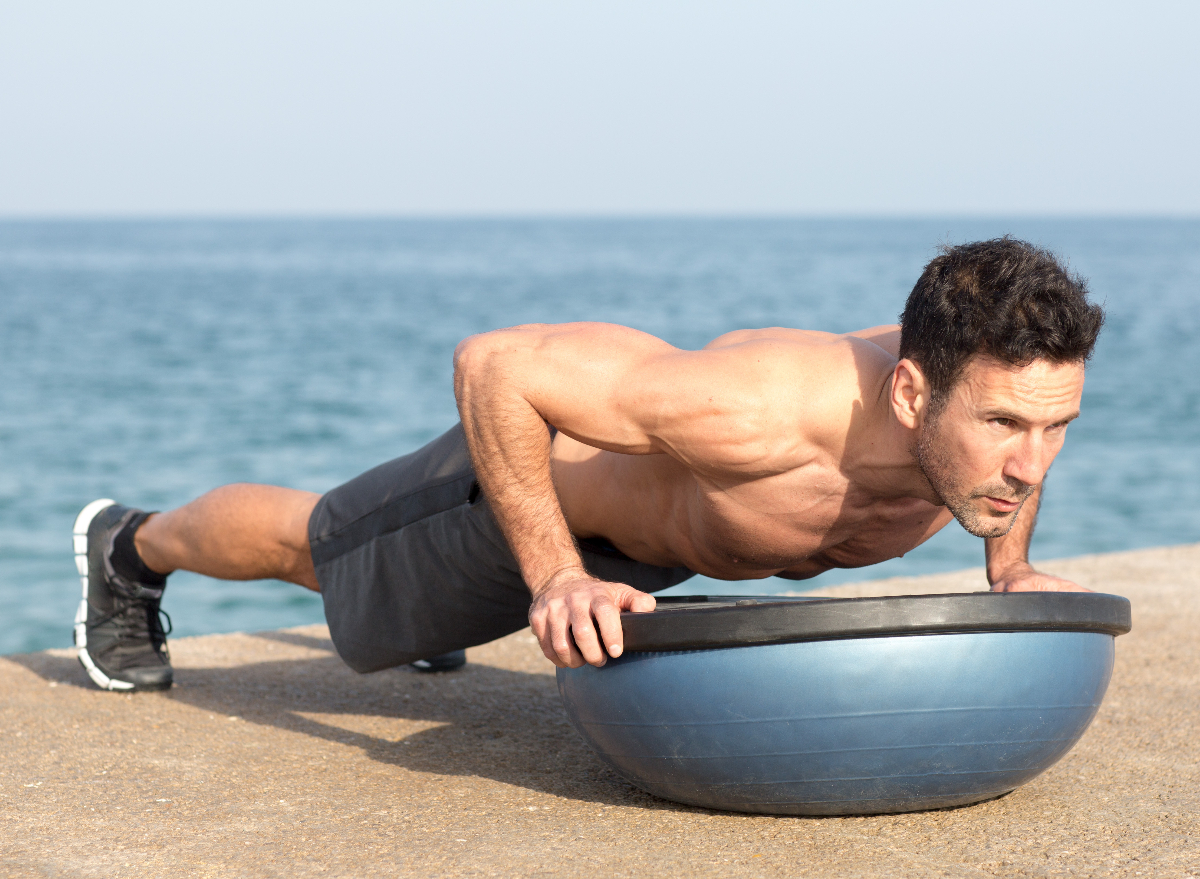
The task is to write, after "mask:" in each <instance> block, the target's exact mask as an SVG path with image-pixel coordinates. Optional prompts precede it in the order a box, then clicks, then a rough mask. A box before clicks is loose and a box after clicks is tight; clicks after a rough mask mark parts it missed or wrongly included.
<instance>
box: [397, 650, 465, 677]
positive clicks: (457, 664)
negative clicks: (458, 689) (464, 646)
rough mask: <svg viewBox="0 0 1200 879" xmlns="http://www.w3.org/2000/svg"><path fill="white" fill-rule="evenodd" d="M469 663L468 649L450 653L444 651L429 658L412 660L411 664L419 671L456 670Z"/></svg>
mask: <svg viewBox="0 0 1200 879" xmlns="http://www.w3.org/2000/svg"><path fill="white" fill-rule="evenodd" d="M466 664H467V651H465V650H452V651H450V652H449V653H443V654H442V655H441V656H432V657H430V658H429V659H418V660H417V661H416V662H410V663H409V665H410V666H411V667H413V668H415V669H416V670H417V671H426V672H429V671H454V670H455V669H460V668H462V667H463V666H464V665H466Z"/></svg>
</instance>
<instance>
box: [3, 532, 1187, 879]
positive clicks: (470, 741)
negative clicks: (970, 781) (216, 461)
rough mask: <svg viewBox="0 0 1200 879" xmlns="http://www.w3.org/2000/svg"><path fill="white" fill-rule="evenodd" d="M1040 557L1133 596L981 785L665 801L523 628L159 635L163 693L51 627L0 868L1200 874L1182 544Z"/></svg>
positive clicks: (9, 736)
mask: <svg viewBox="0 0 1200 879" xmlns="http://www.w3.org/2000/svg"><path fill="white" fill-rule="evenodd" d="M1043 567H1045V568H1046V569H1048V570H1051V571H1054V572H1055V573H1060V574H1062V575H1064V576H1069V577H1072V578H1074V579H1076V580H1078V581H1080V582H1082V583H1084V584H1085V585H1088V586H1091V587H1092V588H1095V589H1099V590H1102V591H1106V592H1116V593H1119V594H1122V595H1126V596H1128V597H1129V598H1130V599H1131V601H1132V602H1133V612H1134V630H1133V632H1132V633H1131V634H1129V635H1126V636H1124V637H1122V638H1120V639H1118V642H1117V668H1116V671H1115V673H1114V677H1113V682H1112V686H1111V688H1110V690H1109V693H1108V696H1107V698H1106V700H1105V703H1104V705H1103V707H1102V708H1101V711H1100V714H1099V716H1098V717H1097V719H1096V721H1095V723H1094V724H1093V726H1092V728H1091V729H1090V730H1089V731H1088V733H1087V734H1086V735H1085V736H1084V738H1083V740H1082V741H1081V742H1080V743H1079V745H1078V746H1077V747H1076V748H1075V749H1074V750H1073V751H1072V752H1071V753H1070V754H1069V755H1068V756H1067V757H1066V758H1065V759H1064V760H1063V761H1062V762H1061V763H1059V764H1058V765H1057V766H1055V767H1053V768H1052V769H1051V770H1050V771H1049V772H1047V773H1046V774H1045V775H1043V776H1042V777H1040V778H1038V779H1036V780H1035V781H1033V782H1031V783H1030V784H1028V785H1026V786H1025V787H1024V788H1021V789H1020V790H1018V791H1016V792H1015V793H1013V794H1011V795H1009V796H1007V797H1004V798H1002V799H999V800H995V801H992V802H989V803H984V804H981V805H978V806H972V807H967V808H963V809H957V810H950V811H944V812H928V813H916V814H909V815H893V816H881V817H867V818H823V819H806V818H764V817H750V816H744V815H736V814H730V813H722V812H708V811H705V810H702V809H693V808H688V807H684V806H676V805H674V804H672V803H667V802H664V801H662V800H657V799H654V798H653V797H650V796H648V795H646V794H643V793H641V792H639V791H637V790H636V789H634V788H632V787H631V786H629V785H628V784H626V783H625V782H624V781H622V780H621V779H619V778H617V777H616V776H615V775H613V774H612V773H611V772H610V771H609V770H608V769H606V768H605V767H604V766H603V765H602V764H601V763H600V762H599V761H598V760H597V759H596V758H595V757H594V756H593V755H592V754H591V752H589V751H588V750H587V748H586V747H585V746H584V745H583V743H582V742H581V741H580V740H579V738H578V737H577V736H576V735H575V733H574V732H573V731H572V730H571V729H570V727H568V726H567V724H566V721H565V719H564V717H563V713H562V709H561V708H560V706H559V702H558V694H557V691H556V689H555V686H554V677H553V673H552V672H553V669H552V668H551V667H550V665H549V663H547V662H546V661H545V660H544V659H542V658H541V655H540V652H539V651H538V650H537V648H536V646H535V644H534V642H533V639H532V636H531V635H530V634H529V633H528V632H521V633H518V634H516V635H513V636H510V637H509V638H506V639H504V640H502V641H498V642H496V643H494V644H489V645H486V646H484V647H480V648H476V649H474V650H472V651H470V660H471V665H470V666H468V668H467V669H466V670H464V671H463V672H460V673H454V674H447V675H437V676H426V675H418V674H415V673H412V672H409V671H407V670H390V671H385V672H380V673H378V674H374V675H367V676H359V675H356V674H354V673H353V672H351V671H349V670H347V669H346V668H345V666H343V665H342V663H341V662H340V660H338V658H337V657H336V656H335V655H334V653H333V652H332V645H331V644H330V642H329V640H328V637H327V633H326V632H325V630H324V628H323V627H319V626H315V627H306V628H302V629H290V630H285V631H278V632H262V633H257V634H253V635H244V634H237V635H211V636H207V637H202V638H185V639H180V640H178V641H174V642H173V643H172V653H173V656H174V658H175V665H176V669H177V675H176V677H177V681H178V685H177V686H176V688H175V689H173V690H171V691H170V692H168V693H165V694H146V695H138V696H123V695H117V694H113V693H104V692H100V691H97V690H95V689H93V688H92V687H91V686H90V685H89V683H88V682H87V680H86V678H85V676H84V674H83V672H82V669H80V667H79V665H78V663H77V662H76V661H75V659H74V656H73V654H72V652H70V651H66V650H54V651H46V652H44V653H35V654H28V655H23V656H9V657H4V658H3V659H0V718H2V719H0V723H2V727H0V729H2V730H3V742H4V744H3V746H2V750H0V754H2V755H3V761H2V765H0V821H2V823H0V876H21V877H26V876H80V877H83V876H130V875H168V876H185V875H186V876H209V875H211V876H221V877H228V876H246V877H268V876H288V877H307V876H319V877H330V876H368V875H386V876H422V877H425V876H532V875H543V874H544V875H560V876H561V875H565V876H574V875H584V874H586V875H590V876H626V875H628V876H639V877H644V876H671V877H684V876H688V877H690V876H731V875H737V876H819V877H834V876H871V877H880V876H904V877H909V876H955V877H958V876H961V877H978V876H1043V875H1045V876H1052V875H1072V876H1138V875H1141V876H1146V877H1151V876H1153V877H1185V876H1200V643H1198V640H1197V633H1200V545H1195V546H1183V547H1172V548H1167V549H1158V550H1145V551H1139V552H1129V553H1119V554H1112V555H1102V556H1088V557H1083V558H1078V559H1070V560H1066V561H1062V562H1057V563H1047V564H1045V565H1043ZM983 587H984V582H983V579H982V573H981V572H979V571H967V572H959V573H955V574H947V575H942V576H937V577H929V578H919V579H912V578H908V579H899V580H892V581H882V582H876V583H869V584H856V585H852V586H845V587H838V588H834V589H830V590H825V592H826V593H827V594H837V595H865V594H877V595H878V594H904V593H911V592H934V591H938V592H943V591H970V590H973V589H979V588H983ZM64 625H66V624H64Z"/></svg>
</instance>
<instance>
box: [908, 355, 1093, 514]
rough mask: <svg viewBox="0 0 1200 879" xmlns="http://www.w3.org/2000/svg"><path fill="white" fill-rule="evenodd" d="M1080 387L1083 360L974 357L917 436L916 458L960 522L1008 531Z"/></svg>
mask: <svg viewBox="0 0 1200 879" xmlns="http://www.w3.org/2000/svg"><path fill="white" fill-rule="evenodd" d="M1082 394H1083V364H1082V363H1061V364H1055V363H1049V362H1047V361H1044V360H1037V361H1034V362H1033V363H1031V364H1030V365H1029V366H1023V367H1015V366H1011V365H1009V364H1007V363H1004V362H1002V361H1000V360H996V359H995V358H992V357H986V356H982V355H976V356H975V357H973V358H971V360H970V361H969V362H968V363H967V367H966V369H965V370H964V371H963V374H962V376H961V377H960V378H959V380H958V383H957V384H956V385H955V386H954V387H953V388H952V389H951V390H950V393H949V395H948V397H947V399H946V401H945V404H944V406H943V407H942V408H941V410H940V411H938V412H937V413H935V414H934V416H933V418H931V419H929V420H928V421H926V423H925V424H924V425H923V427H922V429H921V435H920V438H919V439H918V441H917V463H918V464H919V465H920V467H921V470H922V472H923V473H924V474H925V478H926V479H927V480H928V481H929V484H930V485H931V486H933V490H934V491H935V492H937V494H938V495H939V496H940V497H941V499H942V500H943V502H944V503H945V504H946V506H947V507H948V508H949V510H950V512H952V513H953V514H954V517H955V518H956V519H958V521H959V522H960V523H961V524H962V526H963V528H965V529H966V530H967V531H969V532H970V533H971V534H974V535H975V536H976V537H1001V536H1003V535H1005V534H1007V533H1008V531H1009V529H1010V528H1012V526H1013V523H1014V522H1015V521H1016V519H1017V513H1019V512H1020V511H1021V506H1022V505H1023V504H1024V502H1025V500H1026V499H1027V498H1028V497H1029V495H1030V494H1032V493H1033V490H1034V489H1035V488H1037V486H1038V485H1039V484H1040V483H1041V481H1042V479H1043V478H1044V477H1045V475H1046V471H1047V470H1049V469H1050V464H1051V462H1053V461H1054V456H1055V455H1057V454H1058V451H1059V449H1061V448H1062V444H1063V440H1064V439H1065V437H1066V432H1067V423H1068V422H1070V421H1071V420H1072V419H1074V418H1075V417H1076V416H1077V415H1078V414H1079V399H1080V397H1081V395H1082Z"/></svg>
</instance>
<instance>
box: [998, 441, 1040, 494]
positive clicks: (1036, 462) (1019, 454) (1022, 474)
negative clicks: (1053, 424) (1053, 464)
mask: <svg viewBox="0 0 1200 879" xmlns="http://www.w3.org/2000/svg"><path fill="white" fill-rule="evenodd" d="M1041 452H1042V443H1041V442H1039V440H1038V438H1036V437H1034V436H1031V435H1029V434H1026V435H1025V437H1024V439H1023V440H1022V442H1021V444H1020V446H1019V447H1018V448H1016V449H1014V450H1013V453H1012V454H1011V455H1009V456H1008V460H1007V461H1006V462H1005V464H1004V475H1005V476H1007V477H1009V478H1010V479H1016V480H1018V481H1019V482H1023V483H1025V484H1026V485H1037V484H1038V483H1040V482H1041V481H1042V479H1043V478H1044V477H1045V475H1046V466H1045V464H1044V463H1043V461H1042V454H1041Z"/></svg>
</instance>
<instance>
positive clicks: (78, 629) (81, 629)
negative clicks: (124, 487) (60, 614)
mask: <svg viewBox="0 0 1200 879" xmlns="http://www.w3.org/2000/svg"><path fill="white" fill-rule="evenodd" d="M115 503H116V501H114V500H110V499H109V498H101V499H100V500H97V501H92V502H91V503H90V504H88V505H87V506H86V507H84V508H83V509H82V510H80V511H79V515H78V516H76V517H75V527H74V528H73V529H72V530H71V544H72V548H73V549H74V550H75V569H76V570H77V571H79V581H80V583H81V584H82V585H83V600H82V601H80V602H79V610H77V611H76V612H75V647H76V649H77V651H78V654H79V664H80V665H82V666H83V668H84V670H85V671H86V672H87V673H88V677H90V678H91V679H92V682H93V683H94V684H95V685H96V686H97V687H99V688H100V689H102V690H123V691H125V692H128V691H130V690H133V689H135V685H134V684H131V683H130V682H129V681H117V680H113V679H112V678H110V677H109V676H108V675H106V674H105V673H104V672H102V671H101V670H100V668H99V667H98V666H97V665H96V663H95V662H93V661H92V657H91V655H90V654H89V653H88V651H87V615H88V585H89V584H88V528H89V527H91V524H92V520H93V519H95V518H96V516H97V515H99V514H100V512H101V511H103V510H106V509H108V508H109V507H111V506H112V505H113V504H115ZM143 689H145V688H143Z"/></svg>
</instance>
